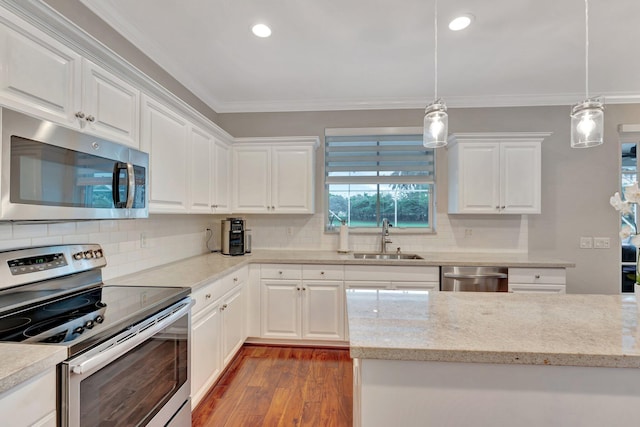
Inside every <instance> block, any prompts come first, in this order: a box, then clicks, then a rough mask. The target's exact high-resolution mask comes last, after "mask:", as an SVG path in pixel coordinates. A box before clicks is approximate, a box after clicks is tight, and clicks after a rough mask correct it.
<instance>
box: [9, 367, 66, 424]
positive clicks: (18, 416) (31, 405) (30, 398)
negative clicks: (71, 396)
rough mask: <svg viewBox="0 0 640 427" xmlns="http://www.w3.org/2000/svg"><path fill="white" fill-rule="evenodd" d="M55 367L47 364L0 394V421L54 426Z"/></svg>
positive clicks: (55, 420) (55, 418) (55, 416)
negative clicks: (27, 378)
mask: <svg viewBox="0 0 640 427" xmlns="http://www.w3.org/2000/svg"><path fill="white" fill-rule="evenodd" d="M56 390H57V386H56V370H55V368H51V369H49V370H48V371H46V372H45V373H43V374H40V375H38V376H36V377H34V378H31V379H29V380H27V381H25V382H23V383H21V384H18V385H17V386H15V387H13V388H12V389H10V390H8V391H6V392H4V393H2V394H0V413H1V414H2V425H6V426H12V427H23V426H24V427H27V426H29V427H36V426H37V427H55V426H56V422H57V415H56Z"/></svg>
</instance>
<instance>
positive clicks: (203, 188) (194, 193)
mask: <svg viewBox="0 0 640 427" xmlns="http://www.w3.org/2000/svg"><path fill="white" fill-rule="evenodd" d="M189 136H190V138H189V149H190V156H189V157H190V165H191V167H190V168H189V169H190V171H189V172H190V180H189V189H190V193H191V197H190V198H189V211H190V212H195V213H211V200H210V196H211V184H212V183H211V173H210V172H211V159H210V157H211V155H212V154H211V152H212V150H213V137H212V136H211V135H209V134H208V133H206V132H204V131H203V130H201V129H199V128H197V127H195V126H191V127H190V129H189Z"/></svg>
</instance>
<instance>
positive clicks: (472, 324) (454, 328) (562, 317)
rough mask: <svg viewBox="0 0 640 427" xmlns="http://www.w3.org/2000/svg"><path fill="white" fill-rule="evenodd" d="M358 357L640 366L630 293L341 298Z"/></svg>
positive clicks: (639, 335)
mask: <svg viewBox="0 0 640 427" xmlns="http://www.w3.org/2000/svg"><path fill="white" fill-rule="evenodd" d="M347 305H348V321H349V338H350V343H351V356H352V357H354V358H362V359H390V360H420V361H441V362H472V363H501V364H528V365H562V366H592V367H625V368H639V367H640V327H639V319H640V317H639V313H640V307H639V306H638V304H637V303H636V297H635V296H634V295H628V296H627V295H622V296H621V295H578V294H567V295H538V294H535V295H531V294H515V293H514V294H508V293H475V292H428V291H414V292H404V291H393V290H390V291H380V292H378V293H376V292H375V291H360V290H350V291H348V292H347Z"/></svg>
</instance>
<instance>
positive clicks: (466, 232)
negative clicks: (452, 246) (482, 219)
mask: <svg viewBox="0 0 640 427" xmlns="http://www.w3.org/2000/svg"><path fill="white" fill-rule="evenodd" d="M471 236H473V228H465V229H464V237H471Z"/></svg>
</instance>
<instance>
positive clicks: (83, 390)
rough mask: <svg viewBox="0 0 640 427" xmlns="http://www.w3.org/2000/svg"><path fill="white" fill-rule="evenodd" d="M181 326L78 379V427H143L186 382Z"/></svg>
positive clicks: (185, 332)
mask: <svg viewBox="0 0 640 427" xmlns="http://www.w3.org/2000/svg"><path fill="white" fill-rule="evenodd" d="M185 319H186V318H185ZM181 323H183V322H178V323H174V325H173V326H170V327H169V328H167V329H165V330H164V331H162V332H160V333H158V334H156V335H154V336H153V338H151V339H149V340H147V341H145V342H144V343H143V344H141V345H139V346H138V347H135V348H134V349H133V350H131V351H130V352H128V353H127V354H126V355H124V356H121V357H120V358H119V359H116V360H115V361H113V362H111V363H110V364H109V365H107V366H105V367H104V368H102V369H100V370H99V371H97V372H95V373H93V374H92V375H90V376H89V377H87V378H86V379H83V380H82V382H81V383H80V425H81V426H116V425H117V426H138V425H145V424H147V423H148V422H149V421H150V420H151V419H152V418H153V416H154V415H155V414H156V413H157V412H158V411H159V410H160V409H162V407H163V406H164V404H165V403H167V402H168V401H169V400H170V399H171V397H172V396H173V395H174V394H175V393H176V392H177V391H178V389H179V388H180V387H181V386H182V385H184V384H185V382H186V381H187V361H188V350H187V329H186V327H182V326H177V325H180V324H181ZM185 323H186V322H185Z"/></svg>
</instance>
